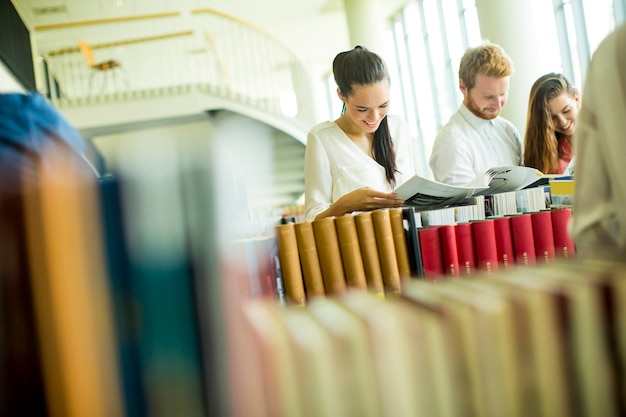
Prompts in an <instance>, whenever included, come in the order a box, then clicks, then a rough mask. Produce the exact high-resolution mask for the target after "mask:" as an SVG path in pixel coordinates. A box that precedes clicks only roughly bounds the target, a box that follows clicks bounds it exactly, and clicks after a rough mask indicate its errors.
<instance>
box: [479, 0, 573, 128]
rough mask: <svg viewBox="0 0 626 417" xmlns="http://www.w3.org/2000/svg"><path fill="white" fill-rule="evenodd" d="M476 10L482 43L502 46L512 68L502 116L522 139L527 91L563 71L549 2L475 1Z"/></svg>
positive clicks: (541, 0)
mask: <svg viewBox="0 0 626 417" xmlns="http://www.w3.org/2000/svg"><path fill="white" fill-rule="evenodd" d="M476 9H477V12H478V20H479V23H480V31H481V35H482V37H483V39H489V40H490V41H491V42H493V43H497V44H498V45H500V46H502V47H503V48H504V50H505V51H506V52H507V54H509V56H510V57H511V59H512V60H513V64H514V65H515V73H514V74H513V76H512V77H511V90H510V94H509V100H508V102H507V104H506V105H505V106H504V109H503V110H502V116H503V117H504V118H506V119H508V120H510V121H511V122H512V123H513V124H514V125H515V126H516V127H517V128H518V129H519V131H520V134H521V135H522V139H523V138H524V132H525V130H526V114H527V111H528V96H529V94H530V87H531V86H532V84H533V83H534V82H535V80H536V79H537V78H539V77H540V76H541V75H543V74H545V73H547V72H560V71H562V69H561V59H560V56H559V46H558V39H557V33H556V24H555V20H554V11H553V9H552V2H551V1H546V0H525V1H520V0H476Z"/></svg>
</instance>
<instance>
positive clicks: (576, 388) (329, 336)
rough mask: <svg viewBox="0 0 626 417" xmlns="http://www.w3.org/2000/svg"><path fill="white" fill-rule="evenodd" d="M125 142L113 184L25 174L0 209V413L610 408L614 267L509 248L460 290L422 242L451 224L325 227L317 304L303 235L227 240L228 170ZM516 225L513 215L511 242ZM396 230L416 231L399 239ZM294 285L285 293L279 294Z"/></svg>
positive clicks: (435, 412)
mask: <svg viewBox="0 0 626 417" xmlns="http://www.w3.org/2000/svg"><path fill="white" fill-rule="evenodd" d="M152 140H153V141H154V139H152ZM136 145H137V144H134V145H133V144H128V145H127V146H129V148H127V149H126V150H127V151H129V152H128V156H127V157H126V158H125V159H124V160H121V162H122V163H121V164H120V171H119V173H117V175H116V176H115V177H114V178H108V179H106V180H105V181H103V180H102V179H101V180H96V179H94V178H91V177H89V176H87V175H85V173H84V172H82V171H81V170H80V169H73V168H74V165H72V164H71V163H68V161H71V158H69V159H67V158H62V159H61V160H59V161H60V162H59V161H57V162H51V163H52V166H54V167H55V169H54V172H57V173H59V174H57V175H50V173H49V172H48V171H46V170H41V171H37V173H36V176H35V178H34V179H35V181H34V184H35V186H34V187H33V188H28V189H26V190H22V192H21V193H14V194H11V195H10V196H8V195H7V194H5V193H2V195H0V198H1V201H2V202H5V203H7V204H5V205H1V206H0V209H2V210H3V213H6V214H7V216H6V217H3V221H2V225H3V229H2V230H4V231H13V232H12V233H8V232H7V233H3V234H0V239H2V244H3V246H2V247H3V248H11V251H12V253H14V254H16V257H15V258H14V259H18V260H21V261H20V262H19V263H14V264H8V263H7V265H10V266H11V268H8V267H7V268H6V269H3V272H4V273H5V275H4V276H3V277H2V287H0V288H1V291H2V293H1V294H2V297H3V300H8V301H7V302H6V303H4V302H3V304H2V308H3V310H2V314H1V315H0V328H1V329H2V335H3V339H2V343H3V344H2V347H3V350H2V356H1V358H2V365H3V366H2V368H1V370H2V371H1V372H2V376H3V383H4V384H5V385H4V386H3V392H4V394H3V395H2V396H1V397H0V415H25V414H24V413H25V412H27V411H28V412H34V413H35V414H37V415H51V416H58V417H61V416H70V417H74V416H76V417H78V416H85V415H89V416H92V415H93V416H97V415H106V416H159V415H163V416H172V415H185V416H206V415H219V416H255V417H256V416H268V417H273V416H283V415H284V416H293V415H302V416H327V415H333V416H335V415H336V416H344V415H345V416H372V417H374V416H389V415H393V416H417V417H421V416H428V417H431V416H442V417H455V416H463V417H464V416H498V417H502V416H527V415H532V416H545V417H553V416H568V417H569V416H572V415H575V416H598V417H600V416H602V417H606V416H608V417H611V416H621V415H624V413H625V412H626V401H625V398H626V369H625V364H626V311H625V310H624V309H625V308H626V307H624V306H626V264H625V263H624V262H623V261H621V260H620V259H618V258H609V257H607V259H585V258H580V257H577V256H573V255H575V251H574V250H573V247H567V250H565V249H561V250H559V249H558V248H559V247H566V246H567V245H569V244H571V242H568V241H567V240H563V239H561V240H558V239H556V237H554V239H553V242H554V243H553V245H554V256H553V257H552V258H550V259H549V262H540V259H543V258H541V257H539V256H536V253H535V252H534V251H533V255H535V258H536V262H535V263H534V264H531V263H529V262H527V258H528V257H527V256H526V257H525V256H524V255H518V254H517V252H516V253H514V254H513V255H512V258H513V259H510V258H509V260H510V261H511V264H512V266H511V265H509V266H510V267H509V268H507V269H505V268H503V267H502V268H498V269H497V270H496V269H493V268H492V269H490V270H488V269H486V268H485V269H481V268H480V263H479V262H476V263H475V267H474V268H473V269H471V270H470V273H469V274H468V273H460V272H461V271H465V272H467V270H468V269H467V268H466V267H465V264H464V262H461V261H460V260H459V267H458V271H459V274H457V275H451V274H446V273H445V272H444V273H441V274H439V275H433V276H432V279H426V278H427V277H426V274H425V273H420V272H418V271H420V269H419V267H418V266H419V265H421V266H422V267H423V266H424V264H423V259H422V263H421V264H419V263H418V259H417V258H416V257H415V256H416V255H417V254H419V256H420V257H423V256H424V255H425V253H424V252H421V251H419V252H416V248H417V246H416V245H419V244H424V243H425V241H424V240H422V241H420V239H419V233H418V228H420V227H421V228H422V229H419V230H435V231H436V233H437V236H438V237H439V239H440V240H441V239H442V236H444V237H443V239H448V240H451V239H452V236H454V239H459V236H461V232H460V230H461V228H459V229H458V230H457V229H454V233H451V232H450V230H451V228H450V227H445V229H446V230H447V232H446V233H443V232H441V231H440V230H444V227H443V226H452V225H436V224H431V225H429V226H423V224H422V223H421V214H420V215H419V216H420V217H419V221H418V217H417V216H416V212H415V211H411V210H406V209H402V210H401V212H398V211H397V210H396V211H395V212H392V210H386V211H385V210H381V211H379V212H368V213H359V214H354V215H351V217H347V216H346V217H345V218H342V219H341V220H339V223H337V220H338V218H336V219H330V220H328V221H327V222H326V223H325V224H324V225H323V226H325V227H326V229H324V230H325V231H328V229H330V230H334V231H335V234H336V236H335V237H336V240H332V235H331V238H329V237H328V236H326V240H323V241H322V240H321V239H320V242H321V243H324V244H325V245H327V249H328V248H330V247H332V249H333V251H334V252H333V253H332V254H327V255H325V256H327V259H335V260H334V263H335V264H334V265H332V266H333V267H335V268H337V267H338V266H339V267H341V268H342V269H343V268H344V262H345V261H344V256H350V258H349V259H350V271H351V272H349V273H347V272H346V271H345V270H344V271H343V272H344V275H343V279H344V280H345V282H344V286H341V287H340V289H339V290H337V292H333V293H326V292H325V291H324V293H323V294H322V293H321V291H320V287H319V285H320V282H321V284H322V288H323V289H324V290H325V288H326V282H332V283H333V284H336V281H325V280H324V273H325V271H326V269H325V268H322V265H321V262H322V258H321V257H320V251H319V250H318V249H319V248H318V242H317V240H316V236H315V234H316V232H317V228H316V227H315V224H308V225H303V223H302V222H298V221H297V219H296V223H284V224H282V223H280V221H276V222H275V223H273V224H272V225H271V227H269V228H268V230H270V231H271V233H265V234H262V235H261V236H255V237H250V236H244V237H242V236H241V235H239V234H233V233H231V232H232V231H233V230H240V226H241V225H238V224H234V223H237V222H238V221H239V220H240V219H241V218H242V217H241V216H239V215H238V214H239V213H233V210H234V209H233V207H231V206H230V205H229V204H228V196H229V190H228V186H227V185H226V184H224V183H223V182H220V181H218V180H217V176H216V175H215V172H216V171H220V170H221V171H220V172H222V174H223V172H226V171H227V169H228V167H224V166H223V165H220V161H219V158H217V155H218V153H215V154H214V153H212V152H213V151H212V149H211V147H210V143H207V142H206V141H199V142H198V143H194V144H193V147H190V148H187V147H184V148H179V147H178V146H175V145H174V144H173V143H171V142H168V143H159V146H155V149H159V151H155V152H156V153H151V154H150V155H149V157H147V158H138V155H139V152H137V151H136V149H147V148H150V147H145V146H143V145H142V146H139V145H137V146H138V148H133V146H136ZM125 146H126V145H125ZM131 150H132V152H130V151H131ZM213 158H215V159H217V160H215V159H213ZM207 159H210V160H211V161H215V162H214V164H207V163H206V160H207ZM50 161H53V160H52V159H50ZM48 167H50V166H48ZM156 171H158V175H156V174H155V172H156ZM216 195H219V196H220V198H219V199H217V198H215V196H216ZM9 197H10V198H9ZM8 203H11V204H8ZM11 213H13V214H11ZM15 213H21V215H20V216H15V217H12V216H14V215H15ZM543 213H549V214H550V216H552V215H553V213H556V211H549V212H543ZM399 214H401V215H399ZM559 214H561V215H563V214H567V213H566V212H563V211H559ZM9 215H10V216H9ZM524 216H526V215H525V214H519V215H512V216H511V217H510V223H511V232H512V233H514V229H513V226H512V224H513V220H514V219H522V218H524V219H528V218H529V217H524ZM529 216H530V215H529ZM544 217H545V215H544ZM433 218H434V217H432V216H431V217H430V219H433ZM12 219H15V221H11V220H12ZM59 219H63V220H62V221H59ZM550 219H551V220H552V221H553V222H552V225H553V227H554V224H557V223H558V224H560V225H561V227H563V226H562V225H563V224H566V223H567V219H564V218H560V217H559V218H558V219H556V218H552V217H550ZM398 220H402V226H403V230H404V232H405V233H407V236H408V234H409V232H410V233H411V236H412V238H411V239H407V240H406V242H403V241H402V240H398V236H399V235H400V236H401V234H399V233H398V231H399V230H400V229H398V227H397V224H396V225H395V226H394V225H393V223H392V221H398ZM409 220H410V221H409ZM474 220H475V221H476V222H485V221H487V220H489V219H474ZM543 220H547V219H545V218H544V219H543ZM418 222H420V223H419V225H418V224H417V223H418ZM409 224H411V225H413V226H411V227H408V228H407V225H409ZM462 224H465V225H471V224H472V223H462ZM526 224H527V225H528V224H530V225H531V228H532V225H533V223H532V220H531V221H530V223H526ZM543 224H544V225H545V223H543ZM307 226H310V227H308V228H307ZM543 227H546V226H543ZM333 228H334V229H333ZM452 228H454V226H452ZM278 230H288V231H289V234H290V240H289V244H290V245H291V247H290V249H291V252H292V253H291V256H292V262H293V264H289V263H288V262H286V260H285V259H283V258H282V252H281V242H282V240H281V239H280V238H279V235H278V234H276V233H275V232H276V231H278ZM319 230H323V228H320V229H319ZM467 230H470V231H471V226H470V228H469V229H465V231H467ZM494 230H495V227H494ZM18 232H20V233H18ZM355 232H356V234H355ZM457 232H458V233H457ZM377 233H378V234H379V235H380V234H381V233H385V235H384V236H379V237H378V238H377V236H376V234H377ZM494 233H495V232H494ZM11 236H20V237H19V239H17V238H12V237H11ZM355 236H356V240H355ZM445 236H448V237H447V238H446V237H445ZM470 237H471V235H470ZM527 237H528V236H527ZM328 239H330V240H328ZM529 239H531V240H532V241H533V243H534V242H535V240H536V239H535V237H534V236H533V235H530V237H529ZM299 240H301V241H303V242H307V245H308V246H307V247H308V249H307V251H308V252H307V257H306V259H307V262H308V263H307V264H306V268H303V266H304V265H305V264H303V263H302V258H301V256H300V255H301V254H300V246H299ZM494 241H496V242H497V240H495V235H494ZM557 241H559V242H561V243H559V244H558V245H557ZM563 242H564V243H563ZM402 243H405V244H404V245H403V244H402ZM448 243H449V242H448ZM294 245H295V246H294ZM382 245H386V247H385V251H386V252H385V255H384V256H385V258H382V257H381V255H379V253H378V251H379V249H380V246H382ZM563 245H565V246H563ZM366 246H367V247H368V248H369V249H368V250H369V252H368V251H367V250H364V249H363V248H364V247H366ZM497 247H498V245H496V250H497ZM503 247H504V246H503ZM513 247H515V245H514V246H513ZM355 248H358V249H359V253H357V252H356V251H355ZM372 249H373V250H374V251H375V252H372V251H371V250H372ZM329 250H330V249H329ZM508 251H510V248H509V249H508ZM294 253H295V254H296V255H297V257H296V258H293V255H294ZM399 253H400V255H406V259H405V260H403V261H401V260H400V259H403V258H402V256H399ZM314 255H316V256H317V257H316V256H314ZM359 255H360V257H359ZM392 255H393V256H392ZM337 256H339V257H337ZM333 257H334V258H333ZM444 258H445V257H443V256H442V258H441V259H444ZM2 259H5V260H6V259H8V258H7V257H6V256H5V257H3V258H2ZM296 259H297V263H296ZM390 259H395V262H396V266H395V268H394V267H393V265H391V264H389V260H390ZM407 259H408V262H407V261H406V260H407ZM500 259H503V258H498V260H497V262H501V261H500ZM252 260H254V261H252ZM359 260H360V262H361V263H362V265H361V267H359V265H358V261H359ZM376 260H377V261H378V262H376ZM316 261H317V262H318V265H317V267H316V265H315V262H316ZM338 262H339V263H340V264H341V265H337V263H338ZM502 262H503V261H502ZM407 265H408V268H409V271H410V275H408V274H407V272H406V271H407ZM305 269H306V272H305ZM442 270H443V268H442ZM328 271H330V272H328V273H333V274H336V273H337V271H334V270H331V269H328ZM401 271H402V272H401ZM290 272H291V273H292V275H294V276H296V277H297V278H298V279H300V281H299V287H298V288H297V289H295V290H294V288H296V286H297V285H296V286H293V285H288V283H287V280H286V277H287V274H288V273H290ZM9 273H11V275H10V276H9ZM334 277H335V278H334V279H335V280H336V279H337V275H334ZM349 277H352V278H350V279H349ZM295 282H296V283H297V281H295ZM313 285H317V287H316V289H315V291H307V290H308V289H311V288H312V286H313ZM333 288H339V287H333ZM293 291H296V292H298V291H299V295H294V294H293ZM313 292H315V296H314V297H313V296H311V293H313ZM14 300H19V303H18V302H16V301H14ZM20 375H27V376H28V378H24V379H20ZM4 387H7V389H6V390H4ZM29 396H30V398H31V401H30V402H29V401H26V398H27V397H29ZM28 415H31V414H28Z"/></svg>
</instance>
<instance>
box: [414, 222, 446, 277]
mask: <svg viewBox="0 0 626 417" xmlns="http://www.w3.org/2000/svg"><path fill="white" fill-rule="evenodd" d="M437 229H438V228H437V227H428V228H425V229H419V230H418V233H419V239H420V248H421V249H422V264H423V266H424V279H425V280H426V281H437V280H438V279H441V278H442V275H443V274H444V273H443V257H442V254H441V239H440V238H439V231H438V230H437Z"/></svg>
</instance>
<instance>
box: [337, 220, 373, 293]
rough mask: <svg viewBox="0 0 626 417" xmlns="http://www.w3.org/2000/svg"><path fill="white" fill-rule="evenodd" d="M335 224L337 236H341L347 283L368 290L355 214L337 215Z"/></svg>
mask: <svg viewBox="0 0 626 417" xmlns="http://www.w3.org/2000/svg"><path fill="white" fill-rule="evenodd" d="M335 225H336V226H337V237H338V238H339V248H340V249H341V259H342V260H343V267H344V270H345V274H346V283H347V285H348V287H350V288H356V289H361V290H366V289H367V280H366V278H365V267H364V265H363V257H362V256H361V246H360V244H359V235H358V233H357V228H356V222H355V220H354V215H353V214H345V215H343V216H339V217H336V218H335Z"/></svg>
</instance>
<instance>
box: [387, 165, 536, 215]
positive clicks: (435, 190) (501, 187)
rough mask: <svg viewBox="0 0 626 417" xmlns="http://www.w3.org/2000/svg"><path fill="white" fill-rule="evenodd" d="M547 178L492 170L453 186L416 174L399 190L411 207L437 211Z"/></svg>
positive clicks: (523, 170) (529, 171) (525, 170)
mask: <svg viewBox="0 0 626 417" xmlns="http://www.w3.org/2000/svg"><path fill="white" fill-rule="evenodd" d="M543 176H544V175H543V174H542V173H541V171H539V170H537V169H535V168H529V167H524V166H505V167H495V168H491V169H489V170H488V171H487V172H485V173H484V174H481V175H479V176H478V177H476V178H474V179H473V180H472V181H470V182H468V183H467V184H465V185H461V186H459V185H450V184H444V183H441V182H438V181H434V180H430V179H427V178H424V177H420V176H419V175H415V176H413V177H412V178H410V179H409V180H408V181H406V182H405V183H403V184H402V185H400V186H399V187H398V188H396V190H395V192H396V193H397V194H398V197H399V198H401V199H403V200H405V204H406V205H408V206H415V207H419V208H423V209H436V208H440V207H446V206H449V205H450V204H455V203H457V202H459V201H462V200H464V199H465V198H467V197H470V196H473V195H488V194H496V193H503V192H507V191H514V190H519V189H522V188H524V187H526V186H529V185H530V184H533V183H536V182H537V181H538V180H539V179H540V178H542V177H543Z"/></svg>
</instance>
